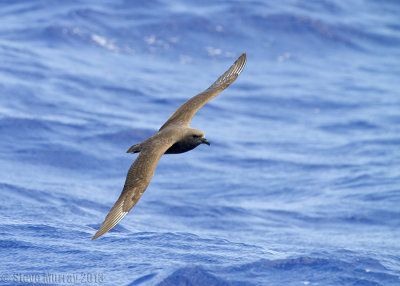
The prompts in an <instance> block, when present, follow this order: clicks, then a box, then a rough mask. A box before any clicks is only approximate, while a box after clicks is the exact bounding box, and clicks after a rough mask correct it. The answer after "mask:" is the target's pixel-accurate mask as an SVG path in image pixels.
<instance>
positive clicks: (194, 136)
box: [192, 134, 200, 138]
mask: <svg viewBox="0 0 400 286" xmlns="http://www.w3.org/2000/svg"><path fill="white" fill-rule="evenodd" d="M192 136H193V138H199V137H200V136H199V135H196V134H193V135H192Z"/></svg>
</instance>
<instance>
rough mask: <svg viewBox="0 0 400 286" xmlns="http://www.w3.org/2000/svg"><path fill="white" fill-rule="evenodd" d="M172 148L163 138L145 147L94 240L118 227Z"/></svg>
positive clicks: (130, 169)
mask: <svg viewBox="0 0 400 286" xmlns="http://www.w3.org/2000/svg"><path fill="white" fill-rule="evenodd" d="M171 146H172V143H171V142H170V140H166V139H165V140H163V139H162V138H161V139H157V138H155V140H152V141H151V142H149V143H147V144H146V146H144V148H143V149H142V150H141V152H140V154H139V156H138V157H137V158H136V160H135V162H133V164H132V165H131V167H130V168H129V171H128V174H127V175H126V181H125V185H124V188H123V190H122V193H121V195H120V196H119V198H118V200H117V201H116V203H115V204H114V206H113V207H112V208H111V210H110V212H109V213H108V215H107V216H106V218H105V219H104V222H103V224H102V225H101V226H100V228H99V230H98V231H97V232H96V234H95V235H94V236H93V237H92V240H93V239H96V238H98V237H100V236H102V235H103V234H105V233H106V232H108V231H109V230H110V229H112V228H113V227H114V226H116V225H117V224H118V223H119V222H120V221H121V220H122V219H123V218H124V217H125V216H126V214H127V213H128V212H129V211H130V210H131V208H133V206H134V205H135V204H136V203H137V201H138V200H139V199H140V197H141V196H142V194H143V192H144V191H145V190H146V188H147V186H148V185H149V183H150V180H151V178H152V177H153V174H154V170H155V168H156V166H157V163H158V161H159V160H160V158H161V156H162V155H163V154H164V153H165V151H167V150H168V148H169V147H171Z"/></svg>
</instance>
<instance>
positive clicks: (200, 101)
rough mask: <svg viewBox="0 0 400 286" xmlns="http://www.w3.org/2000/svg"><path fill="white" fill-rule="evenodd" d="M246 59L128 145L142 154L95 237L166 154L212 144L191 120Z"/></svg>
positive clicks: (130, 202)
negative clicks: (155, 128) (155, 129)
mask: <svg viewBox="0 0 400 286" xmlns="http://www.w3.org/2000/svg"><path fill="white" fill-rule="evenodd" d="M245 63H246V54H242V55H241V56H240V57H239V58H238V59H237V60H236V62H235V63H234V64H233V65H232V66H231V67H230V68H229V69H228V70H227V71H226V72H225V73H224V74H223V75H222V76H220V77H219V78H218V79H217V80H216V81H215V82H214V83H213V84H212V85H211V86H210V87H209V88H208V89H206V90H205V91H203V92H201V93H199V94H198V95H196V96H194V97H192V98H191V99H189V100H188V101H186V102H185V103H183V104H182V105H181V106H180V107H179V108H178V109H177V110H176V111H175V112H174V113H173V114H172V115H171V117H170V118H169V119H168V120H167V121H166V122H165V123H164V125H163V126H162V127H161V128H160V130H159V131H158V132H157V133H156V134H154V135H153V136H151V137H150V138H148V139H146V140H145V141H143V142H141V143H139V144H136V145H133V146H132V147H131V148H129V149H128V151H127V152H128V153H139V156H138V157H137V158H136V160H135V162H133V164H132V165H131V167H130V168H129V171H128V174H127V176H126V181H125V185H124V188H123V190H122V193H121V195H120V196H119V198H118V200H117V201H116V203H115V204H114V206H113V207H112V208H111V210H110V212H109V213H108V215H107V216H106V218H105V220H104V222H103V224H102V225H101V227H100V228H99V230H98V231H97V232H96V234H95V235H94V236H93V237H92V240H93V239H96V238H98V237H100V236H102V235H103V234H105V233H106V232H108V231H109V230H110V229H112V228H113V227H114V226H115V225H116V224H118V222H120V221H121V220H122V219H123V218H124V217H125V215H126V214H127V213H128V212H129V211H130V210H131V209H132V207H133V206H134V205H135V204H136V203H137V201H138V200H139V199H140V197H141V196H142V194H143V192H144V191H145V190H146V188H147V186H148V185H149V183H150V180H151V178H152V177H153V174H154V170H155V168H156V166H157V163H158V161H159V160H160V158H161V156H162V155H163V154H179V153H184V152H187V151H190V150H192V149H194V148H196V147H197V146H199V145H200V144H207V145H210V143H209V142H208V141H207V139H205V137H204V133H203V132H202V131H200V130H197V129H193V128H191V127H190V121H191V120H192V118H193V116H194V115H195V114H196V112H197V111H198V110H199V109H200V108H201V107H202V106H203V105H204V104H206V103H207V102H208V101H209V100H211V99H212V98H214V97H216V96H217V95H218V94H219V93H220V92H221V91H222V90H224V89H225V88H227V87H228V86H229V85H230V84H231V83H232V82H234V81H235V79H236V78H237V77H238V75H239V74H240V72H241V71H242V70H243V68H244V65H245Z"/></svg>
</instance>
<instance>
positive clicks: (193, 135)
mask: <svg viewBox="0 0 400 286" xmlns="http://www.w3.org/2000/svg"><path fill="white" fill-rule="evenodd" d="M186 136H187V139H188V140H190V141H191V142H192V144H193V145H196V146H198V145H200V144H207V145H208V146H210V142H208V140H207V139H206V138H205V136H204V133H203V132H202V131H200V130H197V129H191V130H190V132H189V133H187V135H186Z"/></svg>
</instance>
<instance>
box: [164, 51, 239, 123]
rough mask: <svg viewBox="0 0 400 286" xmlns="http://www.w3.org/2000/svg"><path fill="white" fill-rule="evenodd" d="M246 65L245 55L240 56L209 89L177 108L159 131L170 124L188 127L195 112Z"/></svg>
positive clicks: (232, 79) (225, 86) (230, 81)
mask: <svg viewBox="0 0 400 286" xmlns="http://www.w3.org/2000/svg"><path fill="white" fill-rule="evenodd" d="M245 64H246V54H245V53H244V54H242V55H241V56H240V57H239V58H238V59H237V60H236V61H235V63H234V64H233V65H232V66H231V67H230V68H229V69H228V70H227V71H226V72H225V73H224V74H223V75H221V76H220V77H219V78H218V79H217V80H216V81H215V82H214V83H213V84H212V85H211V86H210V87H209V88H207V89H206V90H205V91H203V92H201V93H199V94H198V95H196V96H194V97H192V98H191V99H189V100H188V101H186V102H185V103H184V104H182V105H181V106H179V107H178V109H177V110H175V112H174V113H173V114H172V115H171V117H170V118H168V120H167V121H166V122H165V123H164V125H163V126H161V128H160V130H162V129H163V128H165V127H166V126H168V125H170V124H175V123H181V124H182V123H183V124H187V125H189V123H190V121H191V120H192V118H193V116H194V115H195V114H196V112H197V111H198V110H199V109H200V108H201V107H202V106H203V105H204V104H206V103H207V102H208V101H209V100H211V99H212V98H214V97H216V96H217V95H218V94H219V93H220V92H221V91H223V90H224V89H225V88H227V87H228V86H229V85H230V84H231V83H232V82H234V81H235V79H236V78H237V77H238V75H239V74H240V72H241V71H242V70H243V68H244V65H245Z"/></svg>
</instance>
